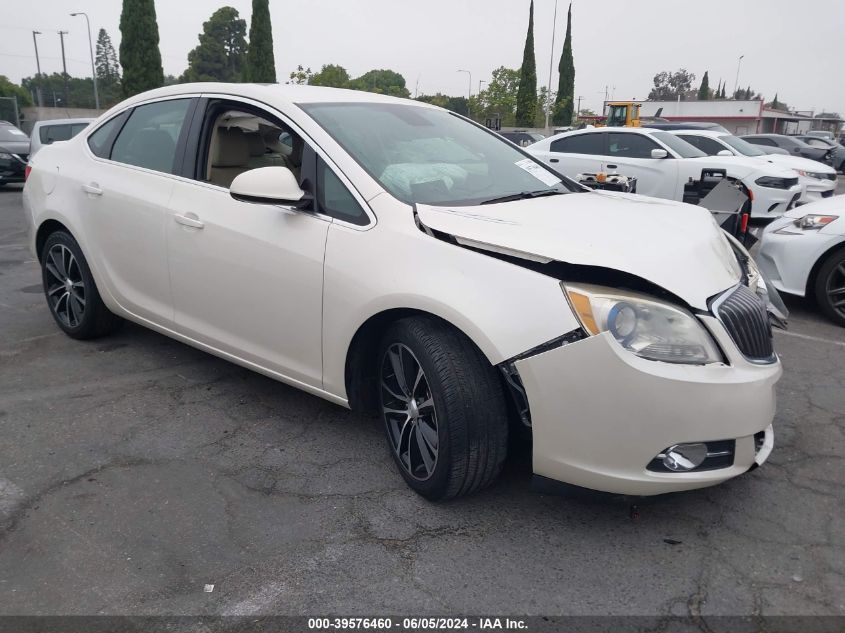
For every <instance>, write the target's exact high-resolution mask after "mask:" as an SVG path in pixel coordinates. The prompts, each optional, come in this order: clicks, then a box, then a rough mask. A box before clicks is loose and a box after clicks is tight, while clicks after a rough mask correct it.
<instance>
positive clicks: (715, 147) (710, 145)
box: [678, 134, 727, 156]
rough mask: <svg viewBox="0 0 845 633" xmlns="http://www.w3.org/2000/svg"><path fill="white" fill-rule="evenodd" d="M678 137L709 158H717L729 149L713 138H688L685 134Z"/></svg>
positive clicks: (690, 136)
mask: <svg viewBox="0 0 845 633" xmlns="http://www.w3.org/2000/svg"><path fill="white" fill-rule="evenodd" d="M678 136H680V137H681V139H682V140H684V141H686V142H687V143H689V144H690V145H692V146H694V147H697V148H698V149H700V150H701V151H702V152H704V153H705V154H707V155H708V156H715V155H716V154H718V153H719V152H721V151H722V150H723V149H727V148H725V147H723V146H722V145H721V144H720V143H719V142H718V141H714V140H713V139H712V138H707V137H705V136H693V135H689V136H686V135H683V134H679V135H678Z"/></svg>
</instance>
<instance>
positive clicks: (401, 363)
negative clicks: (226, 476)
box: [378, 317, 508, 500]
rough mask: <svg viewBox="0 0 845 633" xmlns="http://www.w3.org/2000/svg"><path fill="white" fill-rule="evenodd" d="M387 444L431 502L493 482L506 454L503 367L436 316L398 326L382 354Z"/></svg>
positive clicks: (380, 381)
mask: <svg viewBox="0 0 845 633" xmlns="http://www.w3.org/2000/svg"><path fill="white" fill-rule="evenodd" d="M378 367H379V369H378V390H379V403H380V406H381V412H382V419H383V421H384V425H385V433H386V435H387V443H388V446H389V448H390V452H391V455H392V456H393V460H394V462H395V463H396V465H397V466H398V468H399V471H400V472H401V474H402V477H403V478H404V479H405V481H406V482H407V484H408V485H409V486H410V487H411V488H412V489H413V490H414V491H416V492H417V493H419V494H420V495H422V496H423V497H426V498H427V499H431V500H441V499H450V498H453V497H458V496H462V495H466V494H470V493H472V492H475V491H477V490H480V489H481V488H483V487H485V486H487V485H489V484H490V483H491V482H492V481H493V480H494V479H495V478H496V477H497V476H498V474H499V472H500V471H501V469H502V464H503V463H504V460H505V456H506V455H507V440H508V419H507V409H506V403H505V397H504V393H503V391H502V385H501V382H500V380H499V376H498V375H497V373H496V370H495V369H494V368H493V367H492V366H491V365H490V363H489V362H488V361H487V358H486V357H485V356H484V355H483V354H482V353H481V351H480V350H479V349H478V348H477V347H476V346H475V345H474V344H473V343H472V341H470V340H469V339H468V338H467V337H466V336H464V335H463V334H461V333H460V332H458V331H457V330H455V329H454V328H452V327H451V326H449V325H448V324H446V323H444V322H443V321H441V320H439V319H436V318H432V317H411V318H407V319H402V320H401V321H397V322H396V323H394V324H393V325H392V326H391V327H390V328H389V329H388V331H387V332H386V333H385V335H384V338H383V339H382V342H381V345H380V347H379V353H378Z"/></svg>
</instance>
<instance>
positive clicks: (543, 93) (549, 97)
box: [534, 86, 557, 127]
mask: <svg viewBox="0 0 845 633" xmlns="http://www.w3.org/2000/svg"><path fill="white" fill-rule="evenodd" d="M556 96H557V94H556V93H554V92H551V93H550V92H549V88H548V86H540V91H539V93H538V94H537V111H536V114H535V115H534V127H544V126H545V125H546V108H549V112H550V113H551V112H552V110H553V108H554V103H555V97H556Z"/></svg>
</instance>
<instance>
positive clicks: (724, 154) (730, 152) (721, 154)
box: [716, 149, 734, 156]
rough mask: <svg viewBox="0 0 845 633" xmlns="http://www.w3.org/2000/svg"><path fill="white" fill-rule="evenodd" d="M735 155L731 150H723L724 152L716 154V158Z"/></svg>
mask: <svg viewBox="0 0 845 633" xmlns="http://www.w3.org/2000/svg"><path fill="white" fill-rule="evenodd" d="M733 155H734V153H733V152H732V151H731V150H729V149H723V150H720V151H719V152H718V153H717V154H716V156H733Z"/></svg>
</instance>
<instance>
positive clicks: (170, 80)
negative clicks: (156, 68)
mask: <svg viewBox="0 0 845 633" xmlns="http://www.w3.org/2000/svg"><path fill="white" fill-rule="evenodd" d="M178 83H181V82H180V81H179V77H177V76H175V75H165V76H164V85H165V86H173V85H175V84H178Z"/></svg>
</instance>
